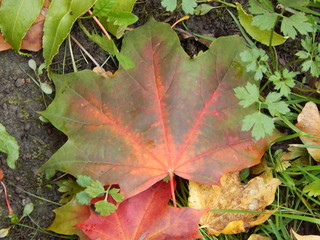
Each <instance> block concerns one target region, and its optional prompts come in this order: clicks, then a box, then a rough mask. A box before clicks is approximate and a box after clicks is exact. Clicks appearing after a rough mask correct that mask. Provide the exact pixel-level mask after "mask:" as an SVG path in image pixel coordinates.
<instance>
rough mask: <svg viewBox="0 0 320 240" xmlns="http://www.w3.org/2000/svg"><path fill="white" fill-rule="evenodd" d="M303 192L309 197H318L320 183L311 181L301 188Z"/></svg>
mask: <svg viewBox="0 0 320 240" xmlns="http://www.w3.org/2000/svg"><path fill="white" fill-rule="evenodd" d="M303 192H305V193H308V195H309V196H311V197H312V196H314V197H317V196H319V195H320V181H317V180H316V181H313V182H312V183H309V184H308V185H306V186H305V187H304V188H303Z"/></svg>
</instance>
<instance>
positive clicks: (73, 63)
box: [68, 34, 78, 72]
mask: <svg viewBox="0 0 320 240" xmlns="http://www.w3.org/2000/svg"><path fill="white" fill-rule="evenodd" d="M68 43H69V51H70V56H71V61H72V66H73V71H74V72H78V69H77V65H76V62H75V61H74V56H73V50H72V45H71V40H70V34H69V35H68Z"/></svg>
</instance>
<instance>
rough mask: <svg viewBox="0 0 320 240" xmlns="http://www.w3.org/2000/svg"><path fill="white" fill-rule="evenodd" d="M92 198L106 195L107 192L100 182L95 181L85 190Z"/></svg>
mask: <svg viewBox="0 0 320 240" xmlns="http://www.w3.org/2000/svg"><path fill="white" fill-rule="evenodd" d="M84 191H85V192H86V193H88V195H89V196H90V197H91V198H95V197H100V196H102V195H104V194H105V192H106V190H104V187H103V185H102V183H101V182H100V181H98V180H97V181H93V182H92V183H91V185H90V186H88V187H87V188H86V189H85V190H84Z"/></svg>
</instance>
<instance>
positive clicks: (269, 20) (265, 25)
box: [251, 13, 278, 30]
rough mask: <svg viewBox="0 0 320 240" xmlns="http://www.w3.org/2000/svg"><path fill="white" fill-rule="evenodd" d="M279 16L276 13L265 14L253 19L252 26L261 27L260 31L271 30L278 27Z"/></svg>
mask: <svg viewBox="0 0 320 240" xmlns="http://www.w3.org/2000/svg"><path fill="white" fill-rule="evenodd" d="M277 19H278V15H277V14H275V13H265V14H262V15H257V16H254V17H253V21H252V23H251V24H252V26H257V27H259V29H260V30H271V29H273V28H274V26H275V25H276V22H277Z"/></svg>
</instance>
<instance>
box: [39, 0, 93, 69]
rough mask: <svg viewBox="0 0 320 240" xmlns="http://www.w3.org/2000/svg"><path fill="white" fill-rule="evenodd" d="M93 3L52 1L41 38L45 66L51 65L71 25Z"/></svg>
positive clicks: (89, 0)
mask: <svg viewBox="0 0 320 240" xmlns="http://www.w3.org/2000/svg"><path fill="white" fill-rule="evenodd" d="M95 1H96V0H86V1H83V0H69V1H65V0H54V1H52V3H51V4H50V7H49V10H48V13H47V16H46V21H45V24H44V36H43V57H44V59H45V62H46V65H47V66H49V65H50V64H51V62H52V59H53V57H54V56H55V55H56V53H57V52H58V50H59V47H60V45H61V43H62V42H63V40H64V39H65V38H66V37H67V35H68V34H69V32H70V30H71V27H72V25H73V23H74V22H75V21H76V20H77V19H78V18H79V17H80V16H81V15H82V14H83V13H85V12H86V11H87V10H88V9H90V8H91V7H92V5H93V4H94V3H95Z"/></svg>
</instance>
